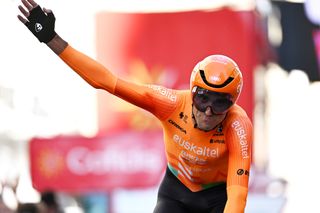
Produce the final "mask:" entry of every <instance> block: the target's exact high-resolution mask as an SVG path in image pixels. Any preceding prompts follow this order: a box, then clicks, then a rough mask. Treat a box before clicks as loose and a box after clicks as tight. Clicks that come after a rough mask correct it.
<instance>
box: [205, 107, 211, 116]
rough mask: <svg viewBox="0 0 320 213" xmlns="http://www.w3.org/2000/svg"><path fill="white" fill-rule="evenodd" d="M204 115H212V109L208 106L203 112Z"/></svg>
mask: <svg viewBox="0 0 320 213" xmlns="http://www.w3.org/2000/svg"><path fill="white" fill-rule="evenodd" d="M204 113H205V114H206V115H207V116H211V115H213V111H212V109H211V107H210V106H207V108H206V111H204Z"/></svg>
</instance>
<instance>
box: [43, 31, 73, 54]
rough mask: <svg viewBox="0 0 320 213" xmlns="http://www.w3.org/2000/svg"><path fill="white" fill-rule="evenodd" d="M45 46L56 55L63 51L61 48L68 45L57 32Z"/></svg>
mask: <svg viewBox="0 0 320 213" xmlns="http://www.w3.org/2000/svg"><path fill="white" fill-rule="evenodd" d="M47 46H48V47H49V48H50V49H51V50H52V51H53V52H54V53H55V54H57V55H60V53H62V52H63V50H64V49H65V48H66V47H67V46H68V43H67V42H66V41H65V40H63V39H62V38H61V37H60V36H59V35H58V34H56V35H55V36H54V37H53V39H51V40H50V41H49V42H48V43H47Z"/></svg>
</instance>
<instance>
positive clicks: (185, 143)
mask: <svg viewBox="0 0 320 213" xmlns="http://www.w3.org/2000/svg"><path fill="white" fill-rule="evenodd" d="M191 115H192V114H191V110H190V111H188V110H186V111H178V112H176V113H174V114H172V115H171V116H170V117H169V118H168V119H167V120H165V121H164V122H163V127H164V133H165V134H164V136H165V137H164V138H165V147H166V151H167V153H170V154H172V155H175V156H189V157H190V158H195V159H202V160H203V161H210V160H217V159H219V158H222V157H223V156H225V154H226V152H227V139H226V136H225V135H226V131H225V128H224V126H223V124H220V125H218V126H217V127H216V128H215V129H213V130H211V131H208V132H205V131H201V130H199V129H197V128H195V127H194V123H193V121H192V116H191Z"/></svg>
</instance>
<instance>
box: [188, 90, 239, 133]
mask: <svg viewBox="0 0 320 213" xmlns="http://www.w3.org/2000/svg"><path fill="white" fill-rule="evenodd" d="M231 100H232V99H231V95H230V94H226V93H218V92H213V91H209V90H206V89H203V88H200V87H198V88H197V89H196V91H195V92H194V94H193V108H192V111H193V115H194V119H195V122H196V123H197V127H198V128H199V129H202V130H205V131H209V130H212V129H213V128H215V127H216V126H217V125H218V124H219V123H221V122H222V121H223V119H224V118H225V116H226V113H227V111H228V110H229V109H230V107H231V106H232V105H233V103H232V101H231Z"/></svg>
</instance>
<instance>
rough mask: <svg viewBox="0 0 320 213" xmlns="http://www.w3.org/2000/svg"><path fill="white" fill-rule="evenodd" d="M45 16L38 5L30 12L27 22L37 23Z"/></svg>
mask: <svg viewBox="0 0 320 213" xmlns="http://www.w3.org/2000/svg"><path fill="white" fill-rule="evenodd" d="M45 17H46V14H45V13H44V12H43V11H42V9H41V7H40V6H39V5H38V6H37V7H35V8H33V9H32V10H31V11H30V15H29V16H28V20H29V21H31V22H32V21H37V20H41V19H44V18H45Z"/></svg>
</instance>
